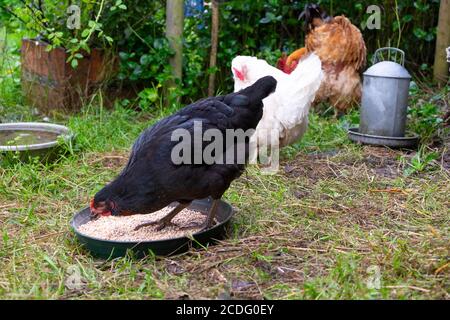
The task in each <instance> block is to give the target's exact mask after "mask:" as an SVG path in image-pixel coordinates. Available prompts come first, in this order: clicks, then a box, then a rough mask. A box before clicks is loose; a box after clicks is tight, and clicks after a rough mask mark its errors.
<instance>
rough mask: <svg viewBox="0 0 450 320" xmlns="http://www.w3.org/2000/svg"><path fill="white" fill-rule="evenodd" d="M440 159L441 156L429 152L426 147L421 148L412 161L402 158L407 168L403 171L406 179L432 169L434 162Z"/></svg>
mask: <svg viewBox="0 0 450 320" xmlns="http://www.w3.org/2000/svg"><path fill="white" fill-rule="evenodd" d="M438 157H439V154H438V153H437V152H435V151H428V150H427V148H426V146H424V145H423V146H421V147H420V148H419V151H418V152H417V153H416V154H415V155H414V157H412V158H411V161H409V162H408V161H407V160H406V158H405V157H404V156H402V158H401V161H402V162H403V163H404V164H405V166H406V168H405V170H404V171H403V175H404V176H405V177H409V176H411V175H412V174H414V173H417V172H424V171H425V170H427V169H429V168H430V167H432V164H433V162H434V161H435V160H436V159H437V158H438Z"/></svg>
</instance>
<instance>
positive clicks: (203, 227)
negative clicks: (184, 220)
mask: <svg viewBox="0 0 450 320" xmlns="http://www.w3.org/2000/svg"><path fill="white" fill-rule="evenodd" d="M219 200H220V199H214V200H213V203H212V205H211V207H210V208H209V210H208V215H207V216H206V220H205V222H203V223H201V224H200V223H197V222H192V223H191V224H189V225H188V226H186V227H185V229H191V228H199V227H201V231H205V230H208V229H209V228H211V227H212V226H213V225H214V218H215V217H216V213H217V207H218V205H219Z"/></svg>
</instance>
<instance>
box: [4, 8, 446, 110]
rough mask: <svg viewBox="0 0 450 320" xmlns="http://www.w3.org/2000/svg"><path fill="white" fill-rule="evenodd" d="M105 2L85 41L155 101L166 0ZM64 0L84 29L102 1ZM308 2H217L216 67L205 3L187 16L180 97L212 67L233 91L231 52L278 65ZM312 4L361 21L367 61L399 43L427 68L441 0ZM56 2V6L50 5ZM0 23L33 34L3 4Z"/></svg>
mask: <svg viewBox="0 0 450 320" xmlns="http://www.w3.org/2000/svg"><path fill="white" fill-rule="evenodd" d="M37 1H38V0H4V2H3V3H4V4H3V5H4V6H8V8H12V9H14V10H15V12H16V13H20V11H19V12H18V10H26V9H24V8H23V6H22V9H20V8H21V5H22V4H23V3H24V2H25V3H26V2H31V3H34V2H37ZM118 1H119V2H120V4H121V6H122V7H121V8H120V10H119V9H117V10H112V9H111V8H112V7H116V8H118V7H117V3H118ZM40 2H42V3H43V4H42V5H43V7H44V8H48V11H50V13H49V14H48V18H49V20H50V22H52V23H53V25H55V27H54V28H55V29H56V30H55V31H54V32H57V31H58V28H59V29H61V33H63V34H64V32H66V31H67V30H66V29H65V24H64V21H65V20H64V19H61V17H59V18H58V16H57V15H55V14H60V15H61V14H64V13H61V12H63V11H61V8H60V7H61V6H55V5H54V1H50V0H42V1H40ZM102 2H103V4H104V6H105V9H104V11H103V14H102V15H101V17H100V19H99V23H100V25H99V30H98V32H97V33H96V36H95V37H93V38H92V41H91V43H90V46H91V47H93V46H101V47H107V48H111V49H113V50H116V51H117V52H118V53H119V55H120V59H121V66H120V72H119V75H118V79H117V80H118V81H119V82H120V83H121V85H126V86H131V87H134V88H136V89H137V91H141V90H144V89H145V91H143V92H141V95H140V97H141V98H142V99H144V100H149V101H150V102H156V101H157V100H158V99H160V98H161V95H162V93H163V87H164V83H165V82H166V81H167V80H169V79H170V77H171V76H170V75H171V73H170V66H169V64H168V59H169V57H170V55H171V54H172V52H171V50H170V48H169V46H168V42H167V40H166V38H165V36H164V32H165V1H139V0H122V1H120V0H104V1H102ZM69 3H71V4H77V3H80V4H82V5H83V6H82V8H84V11H83V19H82V24H83V23H84V24H86V25H82V27H81V30H84V29H86V28H88V27H89V26H88V25H87V24H88V23H89V20H92V19H93V18H94V17H95V13H96V12H98V6H99V4H100V1H88V0H68V1H67V5H68V4H69ZM122 3H123V4H124V5H125V6H123V5H122ZM306 3H307V1H293V0H252V1H250V0H248V1H242V0H231V1H221V4H220V34H219V50H218V67H217V68H216V69H215V70H209V69H208V63H209V51H210V20H211V12H210V6H209V5H208V2H207V5H206V6H205V11H204V12H203V13H202V14H201V15H198V16H195V17H188V18H186V19H185V27H184V72H183V83H182V85H181V86H180V90H179V91H177V92H175V93H174V94H175V95H182V96H183V97H184V98H183V100H184V102H189V101H193V100H196V99H198V98H200V97H203V96H205V95H206V94H207V85H208V74H209V73H210V72H217V80H216V81H217V90H218V91H230V90H232V78H231V76H230V75H231V73H230V63H231V60H232V59H233V57H235V56H236V55H238V54H242V55H255V56H258V57H260V58H263V59H266V60H267V61H268V62H270V63H272V64H275V62H276V60H277V59H278V57H279V56H280V55H281V53H282V52H283V51H286V52H291V51H293V50H294V49H296V48H298V47H301V46H303V43H304V35H305V33H304V28H303V24H302V22H301V21H298V20H297V17H298V15H299V14H300V12H301V11H302V10H303V8H304V5H305V4H306ZM316 3H318V4H320V5H321V7H323V8H324V9H325V10H326V11H327V12H328V13H329V14H330V15H333V16H335V15H340V14H344V15H346V16H347V17H349V18H350V20H351V21H352V22H353V23H354V24H355V25H357V26H358V27H360V29H361V30H362V32H363V35H364V39H365V41H366V45H367V48H368V54H369V61H370V57H371V54H372V53H373V52H374V51H375V50H376V49H377V48H379V47H384V46H394V47H399V48H401V49H403V50H404V51H405V52H406V59H407V68H408V69H409V70H410V71H411V72H412V73H413V74H414V75H415V76H416V77H418V78H424V77H425V78H426V77H427V76H429V75H430V71H431V70H430V69H431V66H432V63H433V58H434V47H435V38H436V25H437V19H438V11H439V0H416V1H415V0H383V1H375V0H374V1H360V2H355V1H351V0H340V1H335V0H319V1H317V2H316ZM373 4H374V5H378V6H379V7H380V8H381V30H368V29H367V28H365V22H366V21H367V18H368V17H369V14H368V13H366V10H367V7H368V6H369V5H373ZM62 7H64V6H62ZM124 7H126V9H124ZM57 9H58V10H59V11H55V10H57ZM86 10H88V12H87V13H86ZM30 23H31V24H32V21H31V22H30ZM1 25H3V26H5V25H7V26H8V28H10V29H12V30H13V31H18V32H22V33H24V34H27V35H29V36H31V37H33V36H36V35H37V34H36V32H35V31H34V30H33V29H32V28H30V25H28V26H27V25H24V24H23V23H20V22H18V21H17V19H15V18H14V17H12V16H11V15H10V14H8V13H6V12H5V11H4V10H1V9H0V26H1ZM24 30H25V31H24ZM100 31H101V32H102V33H101V34H100ZM100 35H101V36H100ZM64 36H65V34H64ZM72 36H74V35H72ZM105 36H106V37H107V38H105ZM80 37H81V34H80ZM110 38H111V39H113V41H112V43H109V41H105V39H110ZM62 43H63V44H64V41H63V42H62ZM18 47H19V46H17V50H18ZM369 63H370V62H369Z"/></svg>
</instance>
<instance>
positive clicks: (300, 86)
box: [231, 53, 323, 148]
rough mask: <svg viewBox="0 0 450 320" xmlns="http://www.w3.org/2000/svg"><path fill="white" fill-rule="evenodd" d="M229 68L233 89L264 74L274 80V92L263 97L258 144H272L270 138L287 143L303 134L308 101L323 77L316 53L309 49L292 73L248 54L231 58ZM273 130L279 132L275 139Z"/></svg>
mask: <svg viewBox="0 0 450 320" xmlns="http://www.w3.org/2000/svg"><path fill="white" fill-rule="evenodd" d="M231 69H232V72H233V76H234V91H235V92H237V91H239V90H241V89H244V88H246V87H248V86H250V85H252V84H253V83H255V82H256V81H257V80H258V79H260V78H262V77H264V76H268V75H270V76H273V77H274V78H275V79H276V80H277V88H276V90H275V92H274V93H273V94H272V95H270V96H269V97H267V98H265V99H264V100H263V103H264V109H263V117H262V119H261V121H260V122H259V124H258V126H257V128H256V133H255V134H256V137H257V143H258V147H259V148H261V147H268V146H271V144H272V143H271V141H276V142H278V144H279V146H280V147H283V146H287V145H289V144H292V143H294V142H296V141H297V140H298V139H300V138H301V137H302V136H303V134H304V133H305V131H306V129H307V127H308V114H309V109H310V107H311V103H312V102H313V101H314V98H315V95H316V92H317V91H318V89H319V87H320V84H321V82H322V79H323V72H322V63H321V61H320V59H319V58H318V57H317V55H315V54H314V53H312V54H310V55H308V56H307V57H305V58H304V59H303V60H302V61H300V62H299V64H298V66H297V68H296V69H295V70H294V71H293V72H292V73H291V74H286V73H284V72H283V71H281V70H279V69H277V68H275V67H272V66H271V65H269V64H268V63H267V62H266V61H265V60H262V59H258V58H256V57H250V56H237V57H236V58H234V59H233V61H232V63H231ZM274 134H276V135H278V141H277V140H276V137H274V136H273V135H274ZM270 135H271V136H270ZM274 138H275V139H274Z"/></svg>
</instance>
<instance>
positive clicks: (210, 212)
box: [203, 199, 220, 230]
mask: <svg viewBox="0 0 450 320" xmlns="http://www.w3.org/2000/svg"><path fill="white" fill-rule="evenodd" d="M219 201H220V199H214V200H213V203H212V205H211V207H210V208H209V210H208V216H207V217H206V221H205V224H204V226H203V230H206V229H209V228H211V227H212V226H213V225H214V218H215V217H216V212H217V207H218V205H219Z"/></svg>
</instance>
